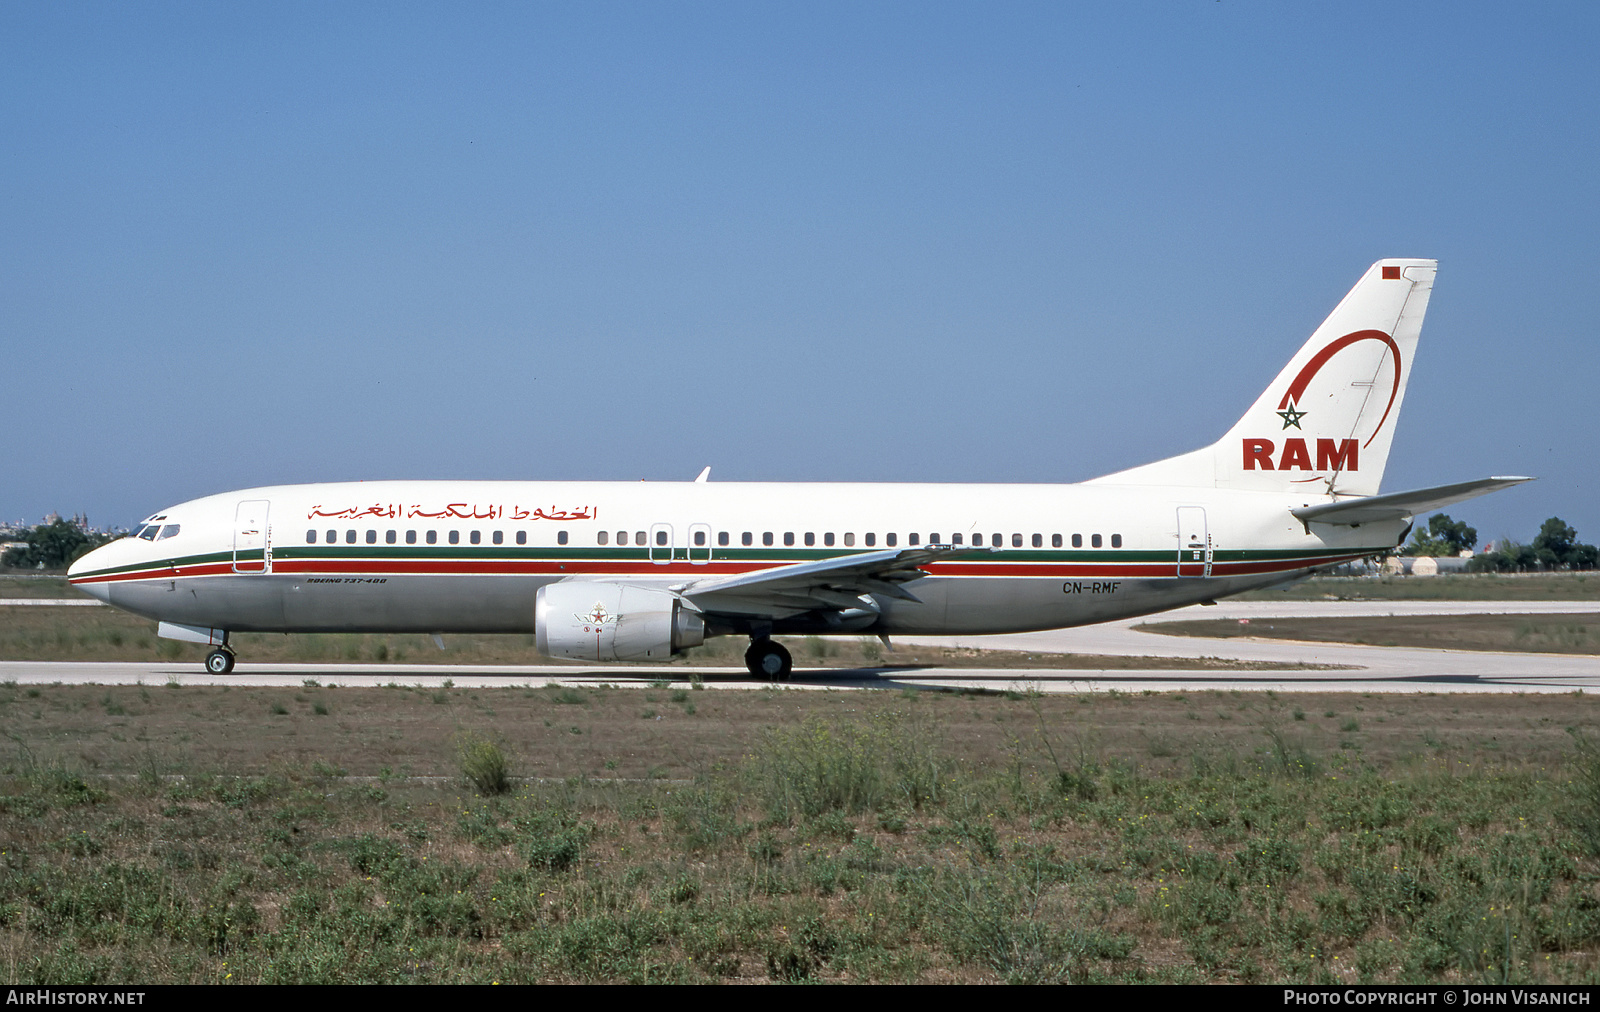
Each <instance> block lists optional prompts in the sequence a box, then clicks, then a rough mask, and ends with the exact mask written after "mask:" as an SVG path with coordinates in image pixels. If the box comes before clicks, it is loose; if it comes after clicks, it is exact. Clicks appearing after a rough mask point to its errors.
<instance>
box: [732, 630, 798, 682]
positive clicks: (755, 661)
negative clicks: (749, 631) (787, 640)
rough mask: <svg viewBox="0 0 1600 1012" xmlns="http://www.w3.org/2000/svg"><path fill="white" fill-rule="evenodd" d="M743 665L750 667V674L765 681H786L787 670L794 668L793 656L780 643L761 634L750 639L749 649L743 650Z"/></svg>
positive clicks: (787, 676) (787, 677)
mask: <svg viewBox="0 0 1600 1012" xmlns="http://www.w3.org/2000/svg"><path fill="white" fill-rule="evenodd" d="M744 666H745V667H747V668H749V669H750V673H751V674H752V675H754V676H756V677H757V678H760V679H763V680H765V681H769V682H787V681H788V680H789V672H790V671H791V670H792V669H793V668H794V658H793V657H791V656H790V655H789V651H787V650H785V649H784V648H783V644H782V643H774V642H773V641H772V640H770V639H768V638H767V637H765V636H762V637H760V638H758V639H753V640H751V641H750V649H749V650H746V651H745V652H744Z"/></svg>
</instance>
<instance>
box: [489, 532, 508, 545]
mask: <svg viewBox="0 0 1600 1012" xmlns="http://www.w3.org/2000/svg"><path fill="white" fill-rule="evenodd" d="M492 540H493V541H494V543H495V544H497V545H503V544H505V543H506V535H505V532H504V531H495V532H494V537H493V539H492Z"/></svg>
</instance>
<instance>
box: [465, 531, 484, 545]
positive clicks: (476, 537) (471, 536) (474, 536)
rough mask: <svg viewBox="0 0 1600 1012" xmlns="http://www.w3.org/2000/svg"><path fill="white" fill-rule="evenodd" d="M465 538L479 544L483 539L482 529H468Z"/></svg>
mask: <svg viewBox="0 0 1600 1012" xmlns="http://www.w3.org/2000/svg"><path fill="white" fill-rule="evenodd" d="M467 540H468V541H470V542H472V543H473V544H475V545H476V544H479V543H480V542H482V541H483V532H482V531H469V532H468V533H467Z"/></svg>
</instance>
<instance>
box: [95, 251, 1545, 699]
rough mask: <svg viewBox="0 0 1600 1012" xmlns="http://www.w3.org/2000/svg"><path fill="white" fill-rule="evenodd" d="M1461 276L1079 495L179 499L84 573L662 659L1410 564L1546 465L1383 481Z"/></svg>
mask: <svg viewBox="0 0 1600 1012" xmlns="http://www.w3.org/2000/svg"><path fill="white" fill-rule="evenodd" d="M1436 270H1437V262H1436V261H1433V260H1415V259H1388V260H1380V261H1378V262H1377V263H1375V264H1373V265H1372V267H1371V268H1370V269H1368V270H1367V272H1366V273H1365V274H1364V275H1363V276H1362V277H1361V279H1360V281H1358V282H1357V283H1356V285H1355V287H1354V288H1353V289H1351V291H1350V293H1349V294H1348V295H1347V296H1345V298H1344V299H1343V301H1341V302H1340V303H1339V304H1338V306H1337V307H1336V308H1335V309H1334V310H1333V312H1332V313H1331V314H1330V315H1329V316H1328V318H1327V320H1326V321H1324V322H1323V324H1322V325H1321V326H1320V327H1318V328H1317V330H1316V331H1315V333H1313V334H1312V335H1311V338H1310V340H1308V341H1307V342H1306V343H1305V345H1304V346H1303V347H1301V349H1300V350H1299V351H1298V352H1297V353H1296V354H1295V355H1294V357H1293V358H1291V359H1290V360H1289V364H1288V365H1287V366H1285V367H1284V369H1283V371H1282V372H1280V373H1279V374H1278V376H1277V378H1276V379H1274V380H1273V381H1272V383H1271V385H1269V386H1268V387H1267V389H1266V390H1265V391H1264V392H1263V393H1262V394H1261V396H1260V397H1259V398H1257V399H1256V401H1255V403H1254V404H1252V405H1251V406H1250V409H1249V410H1248V411H1246V412H1245V413H1244V415H1243V416H1242V417H1241V418H1240V419H1239V421H1238V422H1237V423H1236V424H1235V425H1234V426H1233V427H1232V428H1231V429H1229V430H1228V431H1227V433H1226V434H1224V435H1223V436H1222V438H1221V439H1219V440H1218V441H1217V442H1215V443H1212V444H1211V445H1209V446H1206V447H1203V448H1201V449H1197V450H1194V451H1192V452H1189V453H1185V454H1182V455H1179V456H1176V457H1172V458H1169V459H1166V460H1161V461H1157V462H1155V463H1152V464H1145V465H1143V466H1140V467H1134V468H1131V469H1129V470H1125V471H1118V472H1116V473H1114V474H1108V475H1105V476H1103V477H1099V478H1095V479H1092V480H1090V481H1085V482H1082V483H1078V484H883V483H876V484H874V483H848V484H847V483H805V484H800V483H739V482H711V481H709V480H708V477H709V472H710V468H707V469H706V470H705V471H702V472H701V473H700V475H699V477H697V478H696V479H695V480H694V481H684V482H520V481H517V482H512V481H501V482H487V481H364V482H345V483H327V484H309V485H281V486H274V487H268V488H252V489H245V490H243V491H238V492H229V493H225V494H222V495H212V496H207V497H205V498H202V499H195V500H192V501H190V502H185V503H181V504H179V505H177V506H173V507H171V508H169V509H166V510H162V511H161V512H160V513H157V514H154V515H152V516H150V517H149V518H148V519H146V520H145V521H144V522H143V523H142V524H141V525H140V527H139V529H138V530H137V531H136V532H135V533H134V534H132V535H131V536H129V537H126V538H122V539H120V540H118V541H115V542H112V543H111V544H108V545H105V546H103V547H101V548H98V549H96V550H95V551H93V552H90V553H89V554H87V555H85V556H84V557H82V558H81V559H79V560H78V561H77V562H76V563H74V564H73V565H72V567H71V569H70V571H69V573H68V577H69V579H70V580H71V582H72V583H73V585H74V586H76V587H78V588H79V589H80V590H83V591H86V592H87V593H89V594H91V595H93V596H94V597H97V598H99V599H100V600H101V601H104V602H106V603H107V604H111V605H114V606H116V607H118V608H122V609H125V610H127V611H130V612H132V613H134V614H136V615H141V616H144V617H146V618H150V619H154V620H156V621H157V623H158V626H157V632H158V634H159V635H160V636H163V637H167V638H172V639H178V640H185V641H190V642H197V643H203V644H207V645H209V646H210V647H211V648H212V649H211V651H210V652H209V653H208V654H207V656H206V661H205V663H206V667H207V669H208V670H210V671H211V672H213V673H215V674H226V673H227V672H229V671H231V670H232V669H233V666H234V662H235V654H234V650H233V648H232V646H231V645H230V635H231V634H232V633H237V632H360V633H401V632H421V633H431V634H437V635H442V634H444V633H524V634H526V633H533V634H534V636H535V642H536V645H537V649H538V651H539V652H540V653H542V654H545V655H547V656H551V657H561V658H570V659H576V660H583V661H593V662H603V661H652V660H654V661H660V660H666V659H667V658H669V657H671V656H672V655H674V654H678V653H681V652H682V651H684V650H687V649H689V648H691V647H695V646H698V645H700V644H701V643H703V642H704V641H705V640H707V639H708V638H711V637H715V636H746V637H749V641H750V645H749V649H748V650H747V651H746V653H745V663H746V666H747V667H748V668H749V670H750V672H751V674H752V675H754V676H756V677H758V678H762V679H767V680H774V681H776V680H785V679H787V678H788V677H789V675H790V671H791V669H792V665H793V661H792V658H791V656H790V654H789V652H788V651H787V650H786V649H785V648H784V647H783V645H782V644H781V643H779V642H778V641H776V640H775V639H773V637H774V636H776V635H783V634H788V635H793V634H803V635H855V636H879V637H882V638H883V639H884V641H885V643H887V642H888V641H889V640H888V638H889V637H890V636H894V635H909V634H921V635H929V634H935V635H939V634H942V635H981V634H985V633H1015V632H1028V631H1034V630H1042V629H1059V628H1066V627H1070V626H1078V625H1085V624H1090V623H1095V622H1104V621H1108V620H1111V619H1118V618H1126V617H1131V616H1137V615H1145V614H1150V613H1153V612H1159V611H1165V610H1168V609H1172V608H1178V607H1183V606H1185V605H1191V604H1195V603H1202V604H1204V603H1214V602H1215V601H1216V600H1217V599H1218V598H1222V597H1225V596H1228V595H1231V594H1238V593H1240V592H1243V591H1247V590H1254V589H1258V588H1263V587H1270V586H1274V585H1277V584H1282V583H1286V582H1292V581H1295V580H1298V579H1301V578H1303V577H1305V576H1308V575H1310V574H1311V573H1313V572H1317V571H1320V570H1326V569H1328V568H1331V567H1333V566H1337V565H1340V564H1342V563H1347V562H1351V561H1354V560H1358V559H1362V558H1365V557H1369V556H1374V555H1380V554H1383V553H1386V552H1389V551H1392V550H1393V549H1394V548H1395V547H1396V546H1397V545H1399V544H1400V543H1401V542H1403V541H1404V539H1405V537H1406V535H1407V533H1408V532H1409V531H1410V528H1411V525H1412V523H1413V521H1414V518H1415V517H1416V516H1417V515H1418V514H1420V513H1423V512H1426V511H1430V510H1435V509H1438V508H1440V507H1443V506H1447V505H1450V504H1452V503H1457V502H1461V501H1463V500H1466V499H1470V498H1473V497H1475V496H1479V495H1483V494H1486V493H1488V492H1493V491H1496V490H1498V489H1502V488H1506V487H1509V486H1511V485H1515V484H1518V483H1520V482H1524V481H1531V480H1532V479H1531V478H1523V477H1491V478H1482V479H1478V480H1473V481H1465V482H1458V483H1455V484H1450V485H1441V486H1437V487H1433V488H1425V489H1419V490H1415V491H1409V492H1398V493H1388V494H1382V493H1380V492H1379V485H1380V483H1381V481H1382V478H1383V472H1384V467H1385V464H1386V463H1387V460H1388V456H1389V448H1390V445H1391V442H1392V440H1393V438H1394V432H1395V423H1396V419H1397V417H1398V415H1399V413H1400V406H1401V401H1402V400H1403V398H1404V394H1405V388H1406V383H1407V380H1408V379H1409V377H1410V373H1411V365H1412V360H1413V356H1414V354H1415V350H1416V347H1417V340H1418V336H1419V334H1420V333H1421V329H1422V318H1423V314H1424V312H1425V311H1426V309H1427V306H1428V300H1429V297H1430V295H1431V293H1432V290H1433V281H1434V275H1435V273H1436Z"/></svg>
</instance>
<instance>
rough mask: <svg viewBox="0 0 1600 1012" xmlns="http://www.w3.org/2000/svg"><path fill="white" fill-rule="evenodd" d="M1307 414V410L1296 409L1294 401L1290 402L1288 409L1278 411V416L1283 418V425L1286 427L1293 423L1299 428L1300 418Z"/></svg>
mask: <svg viewBox="0 0 1600 1012" xmlns="http://www.w3.org/2000/svg"><path fill="white" fill-rule="evenodd" d="M1305 416H1306V412H1304V411H1297V410H1295V406H1294V401H1290V402H1289V407H1288V409H1287V410H1285V411H1280V412H1278V417H1279V418H1281V419H1283V427H1284V428H1286V429H1287V428H1288V427H1289V426H1291V425H1293V426H1294V427H1295V428H1297V429H1298V428H1300V419H1302V418H1304V417H1305Z"/></svg>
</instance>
